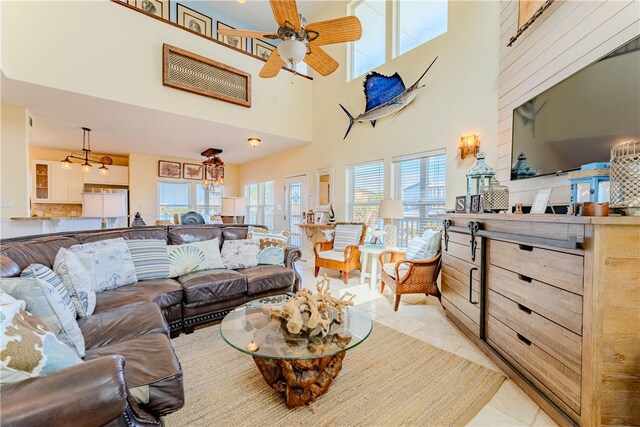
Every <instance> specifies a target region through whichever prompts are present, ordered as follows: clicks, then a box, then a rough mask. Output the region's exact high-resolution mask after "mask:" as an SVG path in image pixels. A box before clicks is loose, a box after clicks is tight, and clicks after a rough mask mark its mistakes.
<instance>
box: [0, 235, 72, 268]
mask: <svg viewBox="0 0 640 427" xmlns="http://www.w3.org/2000/svg"><path fill="white" fill-rule="evenodd" d="M78 243H80V242H78V240H76V239H72V238H70V237H61V236H51V237H40V238H36V239H33V240H28V241H26V242H13V243H5V244H3V245H2V249H1V251H0V254H1V255H4V256H6V257H8V258H10V259H11V260H13V262H15V263H16V264H18V267H19V268H20V271H22V270H24V269H25V268H27V267H28V266H29V265H31V264H33V263H39V264H43V265H46V266H47V267H49V268H52V267H53V261H55V259H56V255H57V254H58V251H59V250H60V248H68V247H71V246H73V245H77V244H78Z"/></svg>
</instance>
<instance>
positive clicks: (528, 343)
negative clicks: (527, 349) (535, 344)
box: [516, 334, 531, 345]
mask: <svg viewBox="0 0 640 427" xmlns="http://www.w3.org/2000/svg"><path fill="white" fill-rule="evenodd" d="M516 335H518V339H519V340H520V341H522V342H523V343H525V344H526V345H531V341H529V340H528V339H526V338H525V337H523V336H522V335H520V334H516Z"/></svg>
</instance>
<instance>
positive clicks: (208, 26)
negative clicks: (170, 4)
mask: <svg viewBox="0 0 640 427" xmlns="http://www.w3.org/2000/svg"><path fill="white" fill-rule="evenodd" d="M177 10H178V25H180V26H183V27H185V28H187V29H189V30H191V31H195V32H196V33H198V34H202V35H203V36H207V37H211V31H212V30H213V20H212V19H211V18H210V17H208V16H207V15H204V14H202V13H200V12H198V11H195V10H193V9H191V8H189V7H187V6H185V5H183V4H180V3H178V9H177Z"/></svg>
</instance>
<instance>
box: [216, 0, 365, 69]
mask: <svg viewBox="0 0 640 427" xmlns="http://www.w3.org/2000/svg"><path fill="white" fill-rule="evenodd" d="M269 3H270V4H271V10H272V11H273V16H274V17H275V19H276V22H277V23H278V30H277V31H276V32H275V33H273V32H268V31H267V32H265V31H250V30H235V29H230V28H221V29H219V30H218V34H221V35H224V36H236V37H253V38H257V39H272V40H275V39H280V40H283V42H282V43H280V45H279V46H278V47H277V48H276V49H274V50H273V52H271V55H270V56H269V59H267V63H266V64H264V67H262V70H261V71H260V77H275V76H277V75H278V73H279V72H280V69H281V68H282V67H283V66H284V65H285V63H286V64H287V65H288V66H290V67H291V69H292V70H294V71H295V66H296V64H297V63H298V62H301V61H304V62H306V63H307V64H308V65H309V66H310V67H311V68H313V69H314V70H316V71H317V72H318V73H320V74H321V75H323V76H328V75H329V74H331V73H333V72H334V71H335V70H336V68H338V62H336V60H335V59H333V58H332V57H330V56H329V55H328V54H327V52H325V51H324V50H323V49H322V48H321V47H320V46H324V45H327V44H334V43H345V42H352V41H356V40H359V39H360V37H361V36H362V26H361V25H360V20H358V18H357V17H355V16H345V17H344V18H337V19H330V20H328V21H320V22H313V23H311V24H307V21H306V20H305V19H304V17H303V16H302V15H300V14H299V13H298V6H297V5H296V2H295V0H269Z"/></svg>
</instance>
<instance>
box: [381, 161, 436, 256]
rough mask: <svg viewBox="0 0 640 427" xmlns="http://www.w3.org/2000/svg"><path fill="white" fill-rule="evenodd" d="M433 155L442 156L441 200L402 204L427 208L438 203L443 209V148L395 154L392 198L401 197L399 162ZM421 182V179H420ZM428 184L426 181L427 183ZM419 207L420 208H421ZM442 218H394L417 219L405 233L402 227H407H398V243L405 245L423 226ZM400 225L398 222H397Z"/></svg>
mask: <svg viewBox="0 0 640 427" xmlns="http://www.w3.org/2000/svg"><path fill="white" fill-rule="evenodd" d="M435 156H444V168H445V170H444V177H443V179H444V182H443V185H442V189H443V191H444V194H443V195H442V200H441V202H440V201H438V202H427V201H424V202H422V201H419V202H418V203H416V202H405V201H403V205H404V206H406V205H410V206H415V205H420V206H422V207H423V208H424V209H428V207H429V206H438V205H442V209H444V205H445V202H446V175H447V159H446V150H444V149H439V150H433V151H425V152H421V153H415V154H409V155H404V156H396V157H393V158H392V159H391V197H392V198H393V199H401V196H402V194H401V192H402V190H401V189H400V188H399V186H400V177H399V173H400V168H399V163H400V162H404V161H409V160H416V159H424V161H427V159H428V158H430V157H435ZM420 182H422V181H420ZM427 184H428V183H427ZM423 208H421V209H423ZM443 215H444V211H443ZM442 219H443V218H442V217H441V216H428V215H427V216H419V217H418V218H417V219H416V218H407V219H403V220H396V222H398V223H400V222H402V221H406V222H407V224H408V223H409V222H411V221H412V220H413V221H414V222H416V220H417V223H418V224H417V226H416V227H411V231H408V232H407V233H406V234H407V235H404V234H405V233H404V231H403V230H404V229H405V228H407V227H401V226H399V227H398V236H396V238H397V241H398V244H399V245H401V246H407V243H408V241H409V240H410V239H411V238H413V237H416V236H417V235H421V234H422V232H423V231H424V230H423V229H424V227H426V226H429V225H439V224H440V222H441V220H442ZM399 225H400V224H399Z"/></svg>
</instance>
